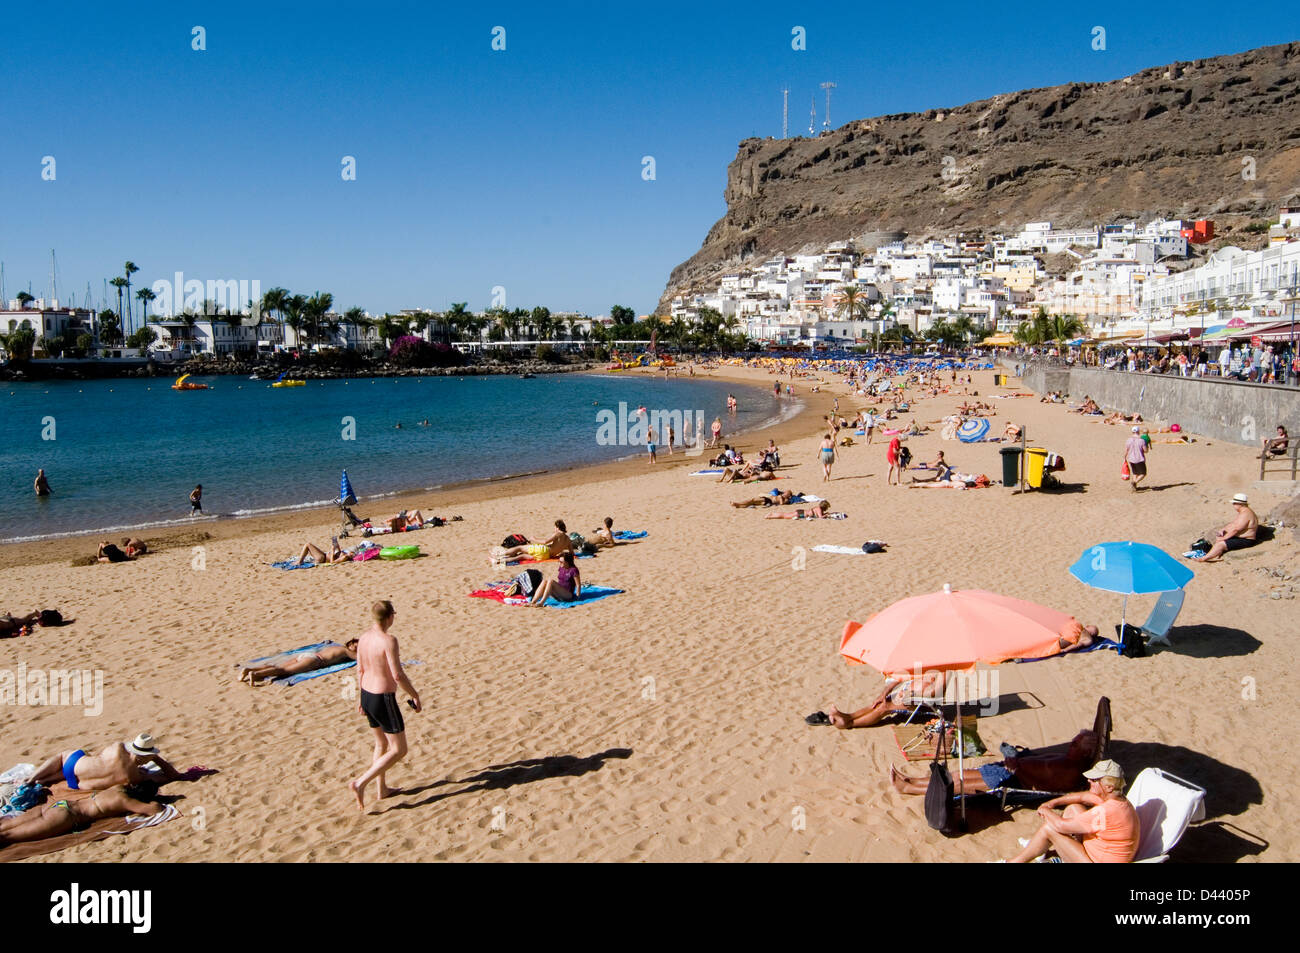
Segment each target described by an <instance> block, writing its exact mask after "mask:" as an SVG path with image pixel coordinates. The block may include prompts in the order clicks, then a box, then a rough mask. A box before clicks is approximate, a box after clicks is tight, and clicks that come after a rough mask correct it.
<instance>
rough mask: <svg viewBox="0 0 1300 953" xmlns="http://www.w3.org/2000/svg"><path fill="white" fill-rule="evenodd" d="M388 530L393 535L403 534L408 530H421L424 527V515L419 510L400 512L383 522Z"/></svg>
mask: <svg viewBox="0 0 1300 953" xmlns="http://www.w3.org/2000/svg"><path fill="white" fill-rule="evenodd" d="M384 522H385V524H387V526H388V529H389V530H390V531H391V532H394V533H404V532H406V531H407V530H408V529H421V528H422V527H423V526H424V514H423V513H421V512H420V511H419V510H411V511H410V512H407V511H406V510H402V512H400V513H398V514H397V515H396V516H394V517H392V518H391V519H387V520H384Z"/></svg>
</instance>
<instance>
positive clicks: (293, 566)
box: [271, 559, 316, 570]
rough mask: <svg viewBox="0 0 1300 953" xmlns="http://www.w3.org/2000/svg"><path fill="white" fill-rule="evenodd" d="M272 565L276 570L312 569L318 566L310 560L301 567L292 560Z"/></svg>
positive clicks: (284, 560)
mask: <svg viewBox="0 0 1300 953" xmlns="http://www.w3.org/2000/svg"><path fill="white" fill-rule="evenodd" d="M271 565H272V566H274V567H275V568H276V569H286V570H287V569H312V568H314V567H315V566H316V564H315V563H314V562H312V561H311V560H310V559H309V560H307V561H306V562H305V563H303V564H302V565H301V566H299V565H298V563H297V562H295V561H294V560H292V559H283V560H281V561H280V562H278V563H271Z"/></svg>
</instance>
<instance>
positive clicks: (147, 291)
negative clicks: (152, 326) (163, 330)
mask: <svg viewBox="0 0 1300 953" xmlns="http://www.w3.org/2000/svg"><path fill="white" fill-rule="evenodd" d="M135 296H136V299H137V300H138V301H139V302H140V320H141V321H142V322H143V323H145V324H148V323H149V302H150V301H153V300H154V299H155V298H157V297H158V296H157V295H156V294H154V293H153V289H151V288H141V289H140V290H139V291H137V292H136V293H135Z"/></svg>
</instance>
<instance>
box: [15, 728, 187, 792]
mask: <svg viewBox="0 0 1300 953" xmlns="http://www.w3.org/2000/svg"><path fill="white" fill-rule="evenodd" d="M149 765H154V766H156V767H157V768H158V770H159V771H160V772H161V777H162V779H163V780H164V781H188V780H190V779H191V778H193V777H194V776H195V775H194V773H193V771H192V770H191V771H186V772H183V773H182V772H180V771H177V770H176V769H175V768H173V767H172V766H171V765H170V764H168V763H167V762H166V761H165V760H163V758H162V755H161V754H159V751H158V748H157V746H156V745H155V744H154V743H153V735H151V734H149V733H148V732H143V733H141V734H138V735H136V736H135V738H134V739H132V740H131V741H115V742H113V743H112V744H110V745H109V746H108V747H107V748H105V749H104V750H103V751H101V752H100V753H99V754H95V755H91V754H86V752H85V751H84V750H83V749H81V748H78V749H77V750H76V751H65V752H63V753H62V754H56V755H54V756H53V757H52V758H48V759H47V760H45V761H44V762H42V763H41V765H40V766H39V767H38V768H37V769H36V773H35V774H33V775H32V777H31V780H32V781H35V782H36V783H38V784H44V785H46V786H47V787H48V786H50V785H53V784H57V783H58V782H60V781H66V782H68V787H70V788H72V789H73V790H74V791H78V790H82V789H84V790H87V791H102V790H104V789H105V788H111V787H113V786H114V785H117V784H138V783H140V782H141V781H150V780H157V778H155V777H154V776H153V775H151V774H150V773H149V772H147V771H145V768H147V767H148V766H149Z"/></svg>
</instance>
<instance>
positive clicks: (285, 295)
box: [262, 288, 289, 343]
mask: <svg viewBox="0 0 1300 953" xmlns="http://www.w3.org/2000/svg"><path fill="white" fill-rule="evenodd" d="M288 301H289V291H288V289H286V288H272V289H271V290H270V291H268V292H266V293H265V294H264V295H262V311H263V312H271V313H273V314H278V315H279V317H280V342H281V343H284V309H285V305H286V304H287V303H288Z"/></svg>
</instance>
